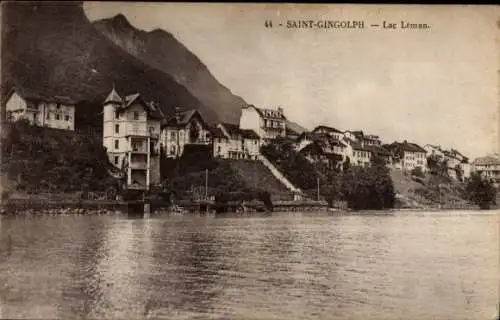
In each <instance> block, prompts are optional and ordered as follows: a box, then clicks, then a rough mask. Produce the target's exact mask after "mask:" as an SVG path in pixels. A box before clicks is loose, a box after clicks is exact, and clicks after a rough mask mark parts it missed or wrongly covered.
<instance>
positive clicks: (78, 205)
mask: <svg viewBox="0 0 500 320" xmlns="http://www.w3.org/2000/svg"><path fill="white" fill-rule="evenodd" d="M130 203H133V202H127V201H116V200H113V201H110V200H81V201H77V202H71V201H68V200H65V201H60V200H59V201H50V200H49V201H46V200H39V199H36V200H35V199H10V200H8V201H4V202H3V203H1V204H0V216H2V217H18V216H43V215H52V216H58V215H129V216H130V215H136V216H142V214H141V213H134V212H131V211H130V210H129V204H130ZM280 209H282V208H280ZM498 209H499V208H498V206H495V207H493V208H491V209H488V210H480V209H479V208H478V207H469V208H464V207H457V208H452V207H450V208H393V209H387V210H360V211H353V210H349V209H337V208H327V210H319V211H318V212H316V211H283V210H279V211H270V212H224V213H209V214H206V213H204V212H173V211H171V210H169V209H168V205H166V204H165V203H161V204H156V206H155V207H154V208H151V213H150V214H149V216H204V215H207V216H219V217H224V216H228V217H236V216H241V217H249V216H262V217H266V216H281V215H304V216H309V215H314V216H370V215H380V216H382V215H389V216H390V215H422V214H423V215H432V214H439V213H444V212H450V211H453V212H457V213H458V212H465V213H467V212H476V211H481V212H484V213H486V214H488V212H494V211H498Z"/></svg>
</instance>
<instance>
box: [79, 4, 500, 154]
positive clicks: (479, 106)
mask: <svg viewBox="0 0 500 320" xmlns="http://www.w3.org/2000/svg"><path fill="white" fill-rule="evenodd" d="M85 10H86V13H87V15H88V17H89V19H90V20H95V19H100V18H104V17H111V16H113V15H115V14H117V13H123V14H124V15H125V16H126V17H127V19H128V20H129V21H130V22H131V24H133V25H134V26H135V27H137V28H140V29H143V30H146V31H150V30H152V29H155V28H162V29H165V30H167V31H169V32H171V33H172V34H173V35H174V36H175V37H176V38H177V39H178V40H179V41H181V42H182V43H183V44H184V45H185V46H186V47H187V48H188V49H190V50H191V51H192V52H193V53H195V54H196V55H197V56H198V57H199V58H200V59H201V60H202V61H203V62H204V63H205V64H206V65H207V66H208V68H209V69H210V71H211V72H212V74H213V75H214V76H215V77H216V78H217V79H218V80H219V81H220V82H221V83H222V84H224V85H225V86H227V87H228V88H229V89H230V90H231V91H232V92H233V93H235V94H237V95H240V96H241V97H242V98H244V99H245V100H246V101H247V102H248V103H251V104H255V105H257V106H261V107H277V106H282V107H283V109H284V110H285V113H286V115H287V116H288V118H290V119H291V120H293V121H296V122H298V123H300V124H301V125H303V126H305V127H306V128H309V129H311V128H313V127H314V126H316V125H318V124H327V125H331V126H334V127H338V128H339V129H342V130H346V129H363V130H364V131H365V132H368V133H373V134H379V135H380V136H381V137H382V138H383V140H384V141H385V142H392V141H394V140H403V139H407V140H411V141H414V142H417V143H419V144H421V145H422V146H423V145H424V144H426V143H430V144H440V145H442V146H443V147H445V148H450V147H454V148H457V149H459V150H463V152H464V153H466V154H468V155H469V156H471V157H475V156H480V155H485V154H489V153H493V152H498V146H499V139H498V132H499V126H500V123H499V121H500V117H499V115H498V113H499V103H498V102H499V101H498V93H499V91H498V89H499V82H498V76H499V72H498V70H499V67H500V66H499V62H500V55H499V53H500V50H499V48H500V37H499V35H500V28H499V27H498V26H497V22H496V21H497V19H499V17H500V15H499V14H500V10H499V8H497V7H493V6H490V7H488V6H481V7H474V6H446V7H444V6H432V7H429V6H428V7H419V6H411V7H408V6H407V7H404V6H359V5H356V6H355V5H281V4H273V5H263V4H231V5H230V4H195V3H190V4H181V3H170V4H167V3H163V4H158V3H154V4H153V3H152V4H147V3H136V4H134V3H119V2H109V3H98V2H89V3H86V4H85ZM292 19H307V20H309V19H313V20H364V21H365V28H364V29H287V28H285V27H276V24H277V23H278V22H280V21H281V22H283V23H284V24H286V21H287V20H292ZM266 20H273V23H274V28H272V29H270V28H265V26H264V23H265V21H266ZM384 20H385V21H388V22H395V23H397V24H398V25H399V24H400V23H401V20H404V21H410V22H412V23H427V24H429V25H430V26H431V28H430V29H427V30H402V29H397V30H382V29H380V28H378V29H377V28H370V27H369V25H370V24H381V23H382V21H384ZM165 54H168V53H165Z"/></svg>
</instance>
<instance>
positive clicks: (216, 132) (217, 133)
mask: <svg viewBox="0 0 500 320" xmlns="http://www.w3.org/2000/svg"><path fill="white" fill-rule="evenodd" d="M209 131H210V132H211V133H212V136H213V137H214V138H225V137H226V136H225V135H224V132H222V130H221V129H220V128H217V127H210V128H209Z"/></svg>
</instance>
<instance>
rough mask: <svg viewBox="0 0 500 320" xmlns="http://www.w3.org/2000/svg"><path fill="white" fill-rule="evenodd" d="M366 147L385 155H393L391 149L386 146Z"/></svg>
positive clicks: (374, 152) (375, 152)
mask: <svg viewBox="0 0 500 320" xmlns="http://www.w3.org/2000/svg"><path fill="white" fill-rule="evenodd" d="M365 149H366V150H368V151H370V152H371V153H373V154H380V155H383V156H390V155H391V153H390V152H389V150H387V149H386V148H384V147H381V146H373V145H372V146H365Z"/></svg>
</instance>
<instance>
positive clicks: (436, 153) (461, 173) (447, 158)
mask: <svg viewBox="0 0 500 320" xmlns="http://www.w3.org/2000/svg"><path fill="white" fill-rule="evenodd" d="M424 149H425V150H426V151H427V157H434V158H435V159H436V160H437V161H440V162H441V163H443V164H445V165H446V172H447V175H448V176H449V177H450V178H452V179H455V180H460V181H462V180H464V179H465V178H469V177H470V171H471V166H470V164H469V159H468V158H467V157H466V156H464V155H463V154H461V153H460V152H459V151H458V150H455V149H451V150H444V149H443V148H441V146H436V145H431V144H427V145H425V146H424Z"/></svg>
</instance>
